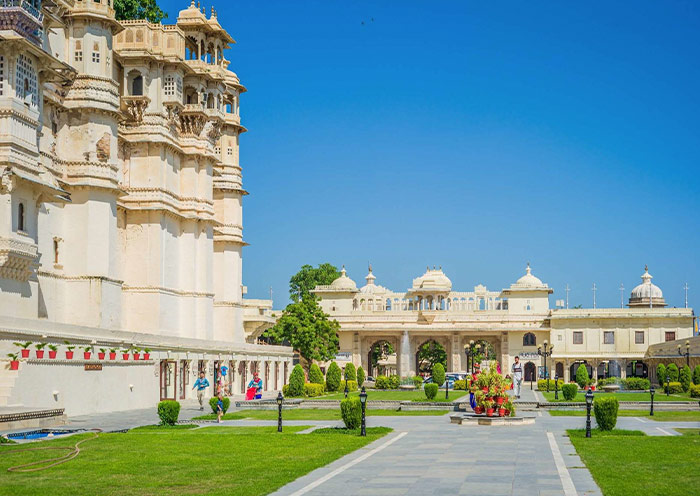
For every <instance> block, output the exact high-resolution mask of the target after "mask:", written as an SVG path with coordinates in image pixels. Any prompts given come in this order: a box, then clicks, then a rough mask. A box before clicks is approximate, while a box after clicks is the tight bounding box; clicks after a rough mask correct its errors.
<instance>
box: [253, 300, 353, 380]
mask: <svg viewBox="0 0 700 496" xmlns="http://www.w3.org/2000/svg"><path fill="white" fill-rule="evenodd" d="M328 317H329V315H328V314H326V313H324V312H323V310H321V307H319V306H318V303H317V301H316V298H314V297H313V296H312V295H308V296H306V297H304V298H302V300H301V301H299V302H296V303H290V304H289V305H287V308H285V309H284V312H283V313H282V316H281V317H280V318H279V320H278V321H277V324H275V325H274V326H273V327H271V328H270V329H268V330H267V331H265V332H264V333H263V336H264V337H265V338H269V340H270V341H271V342H272V343H276V344H280V343H283V342H285V341H286V342H287V343H289V344H290V345H291V346H292V348H294V349H295V350H296V351H297V352H298V353H299V355H301V357H302V358H303V360H304V363H305V364H306V366H305V368H307V369H308V367H309V366H310V365H311V363H312V361H313V360H318V361H326V360H330V359H331V358H334V357H335V354H336V353H337V352H338V330H339V329H340V324H339V323H338V321H337V320H330V319H329V318H328Z"/></svg>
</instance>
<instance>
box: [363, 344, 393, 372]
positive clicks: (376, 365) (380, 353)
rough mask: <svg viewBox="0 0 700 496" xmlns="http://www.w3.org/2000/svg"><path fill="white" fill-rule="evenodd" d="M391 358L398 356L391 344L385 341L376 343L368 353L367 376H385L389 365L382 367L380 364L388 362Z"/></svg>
mask: <svg viewBox="0 0 700 496" xmlns="http://www.w3.org/2000/svg"><path fill="white" fill-rule="evenodd" d="M391 356H396V350H395V349H394V345H393V344H392V343H391V342H389V341H387V340H385V339H379V340H377V341H375V342H374V344H372V345H371V346H370V347H369V351H368V352H367V364H368V367H367V374H368V375H370V376H372V377H376V376H378V375H382V374H385V373H386V369H387V365H386V364H384V365H382V364H381V363H380V362H386V361H387V360H388V359H389V357H391ZM382 369H383V370H382Z"/></svg>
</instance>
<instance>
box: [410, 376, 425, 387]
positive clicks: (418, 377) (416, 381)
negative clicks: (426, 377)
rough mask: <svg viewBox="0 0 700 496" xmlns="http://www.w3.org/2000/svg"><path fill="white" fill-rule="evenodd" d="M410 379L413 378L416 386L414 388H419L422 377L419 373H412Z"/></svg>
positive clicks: (421, 383)
mask: <svg viewBox="0 0 700 496" xmlns="http://www.w3.org/2000/svg"><path fill="white" fill-rule="evenodd" d="M411 380H413V385H414V386H415V387H416V389H420V387H421V386H422V385H423V378H422V377H421V376H419V375H414V376H413V377H412V378H411Z"/></svg>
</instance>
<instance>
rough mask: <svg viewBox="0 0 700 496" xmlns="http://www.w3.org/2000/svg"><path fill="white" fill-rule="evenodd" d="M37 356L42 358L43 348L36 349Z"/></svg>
mask: <svg viewBox="0 0 700 496" xmlns="http://www.w3.org/2000/svg"><path fill="white" fill-rule="evenodd" d="M36 357H37V358H44V350H36Z"/></svg>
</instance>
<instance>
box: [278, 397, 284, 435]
mask: <svg viewBox="0 0 700 496" xmlns="http://www.w3.org/2000/svg"><path fill="white" fill-rule="evenodd" d="M283 401H284V397H283V396H282V392H281V391H280V392H279V393H277V432H282V402H283Z"/></svg>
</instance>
